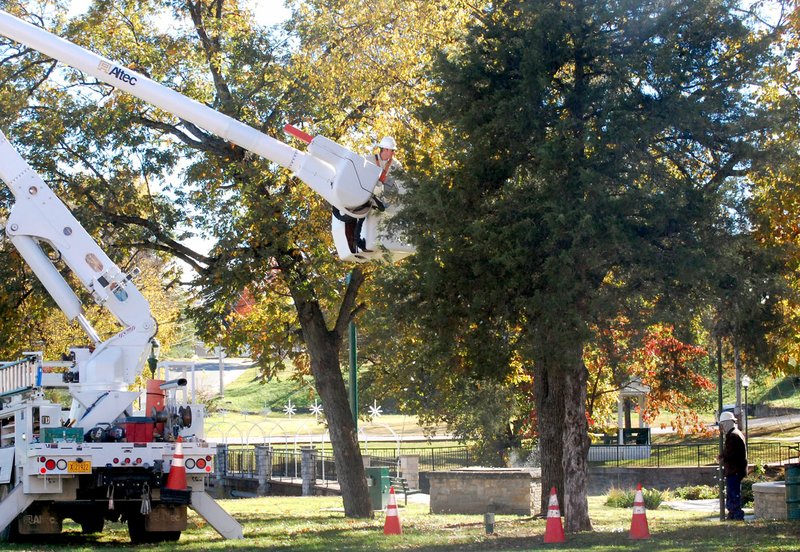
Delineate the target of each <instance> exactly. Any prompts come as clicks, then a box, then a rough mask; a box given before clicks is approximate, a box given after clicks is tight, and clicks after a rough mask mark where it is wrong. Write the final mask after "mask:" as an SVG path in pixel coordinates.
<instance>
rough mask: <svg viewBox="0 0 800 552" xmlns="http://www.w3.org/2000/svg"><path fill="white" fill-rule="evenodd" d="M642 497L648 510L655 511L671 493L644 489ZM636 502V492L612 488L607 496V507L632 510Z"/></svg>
mask: <svg viewBox="0 0 800 552" xmlns="http://www.w3.org/2000/svg"><path fill="white" fill-rule="evenodd" d="M642 496H643V497H644V507H645V508H647V509H648V510H655V509H657V508H658V507H659V506H661V503H662V502H664V500H666V499H667V498H668V497H669V493H667V492H666V491H659V490H658V489H642ZM635 500H636V491H634V490H632V489H631V490H623V489H617V488H615V487H612V488H611V489H609V491H608V494H607V495H606V506H611V507H612V508H632V507H633V503H634V501H635Z"/></svg>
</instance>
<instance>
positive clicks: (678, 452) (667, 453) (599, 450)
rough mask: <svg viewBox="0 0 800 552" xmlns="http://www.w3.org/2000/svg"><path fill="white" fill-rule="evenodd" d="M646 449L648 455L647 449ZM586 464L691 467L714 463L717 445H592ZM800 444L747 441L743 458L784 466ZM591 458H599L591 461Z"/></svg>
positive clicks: (717, 449) (715, 462)
mask: <svg viewBox="0 0 800 552" xmlns="http://www.w3.org/2000/svg"><path fill="white" fill-rule="evenodd" d="M648 448H649V453H647V452H646V451H647V449H648ZM592 449H594V450H593V451H592V452H591V453H590V463H591V464H592V465H595V466H619V467H625V466H632V467H633V466H635V467H654V468H658V467H662V466H663V467H666V466H674V467H680V466H683V467H693V466H697V467H699V466H713V465H716V464H717V455H718V454H719V445H718V444H717V443H696V444H686V445H683V444H682V445H669V444H663V445H661V444H659V445H648V446H647V447H644V446H631V445H592ZM799 449H800V443H785V442H784V443H782V442H775V441H761V442H758V441H750V442H749V443H748V448H747V459H748V461H749V463H750V464H760V465H764V464H785V463H786V462H788V461H790V460H797V459H798V458H799V457H800V455H798V450H799ZM592 457H597V458H602V459H601V460H596V461H592V460H591V458H592Z"/></svg>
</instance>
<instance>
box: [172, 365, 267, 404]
mask: <svg viewBox="0 0 800 552" xmlns="http://www.w3.org/2000/svg"><path fill="white" fill-rule="evenodd" d="M171 362H178V363H194V382H195V386H196V387H197V391H198V392H200V393H204V394H207V395H216V394H218V393H219V359H216V358H201V359H196V360H187V361H183V360H176V361H170V360H165V361H163V364H165V365H169V364H170V363H171ZM163 364H162V365H163ZM253 366H254V363H253V361H252V360H250V359H249V358H226V359H224V360H223V371H222V382H223V385H230V384H231V383H233V382H234V381H236V380H237V379H238V378H239V376H241V375H242V374H244V373H245V372H246V371H247V370H248V369H250V368H252V367H253ZM190 370H191V369H190V368H186V378H187V379H188V380H189V385H190V386H191V384H192V379H191V373H190ZM182 372H183V368H182V367H175V368H172V369H171V370H170V373H169V375H168V376H167V378H168V379H172V378H177V377H182ZM190 392H191V390H190Z"/></svg>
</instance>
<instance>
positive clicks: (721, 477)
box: [717, 336, 725, 521]
mask: <svg viewBox="0 0 800 552" xmlns="http://www.w3.org/2000/svg"><path fill="white" fill-rule="evenodd" d="M721 414H722V338H721V337H720V336H717V429H719V417H720V415H721ZM723 446H724V443H723V437H722V431H720V432H719V457H720V459H719V466H718V467H717V469H718V470H719V520H720V521H725V472H724V471H723V469H722V451H723Z"/></svg>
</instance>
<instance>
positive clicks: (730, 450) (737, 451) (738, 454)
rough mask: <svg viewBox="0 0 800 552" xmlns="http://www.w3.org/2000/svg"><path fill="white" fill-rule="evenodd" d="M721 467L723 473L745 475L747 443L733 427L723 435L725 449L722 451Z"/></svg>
mask: <svg viewBox="0 0 800 552" xmlns="http://www.w3.org/2000/svg"><path fill="white" fill-rule="evenodd" d="M722 467H723V468H724V469H725V475H739V476H741V477H744V476H746V475H747V445H745V444H744V435H742V432H741V431H739V429H738V428H736V427H734V428H733V429H732V430H730V431H729V432H728V434H727V435H725V449H724V450H723V452H722Z"/></svg>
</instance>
